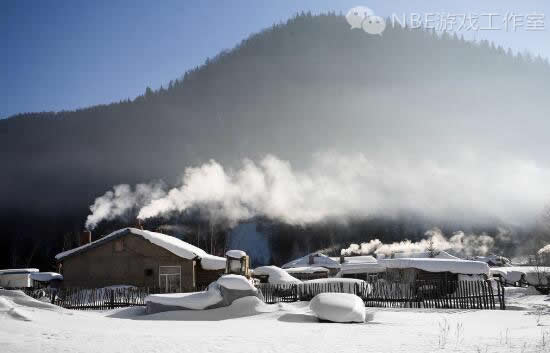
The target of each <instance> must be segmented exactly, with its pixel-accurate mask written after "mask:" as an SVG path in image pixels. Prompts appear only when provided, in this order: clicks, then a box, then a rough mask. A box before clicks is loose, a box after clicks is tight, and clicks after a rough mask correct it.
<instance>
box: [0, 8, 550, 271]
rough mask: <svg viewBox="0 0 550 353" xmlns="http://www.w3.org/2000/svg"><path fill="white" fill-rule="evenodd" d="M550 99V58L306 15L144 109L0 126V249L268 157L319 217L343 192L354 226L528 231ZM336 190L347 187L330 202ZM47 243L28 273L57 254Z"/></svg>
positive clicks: (538, 189)
mask: <svg viewBox="0 0 550 353" xmlns="http://www.w3.org/2000/svg"><path fill="white" fill-rule="evenodd" d="M136 75H139V73H136ZM548 92H550V66H549V65H548V63H547V62H545V61H544V60H541V59H538V58H531V57H525V56H521V55H519V56H514V55H511V53H506V50H505V49H503V48H495V47H494V46H493V45H492V44H490V43H487V42H482V43H477V44H474V43H470V42H465V41H462V40H460V39H458V38H450V37H448V36H443V37H441V38H440V37H438V36H437V35H435V34H432V33H427V32H424V31H419V30H412V31H411V30H407V29H402V28H391V27H389V28H387V29H386V31H385V32H384V34H383V36H372V35H368V34H366V33H364V32H363V31H361V30H353V31H352V30H350V29H349V25H348V24H347V23H346V21H345V19H344V18H343V17H340V16H336V15H321V16H309V15H304V16H298V17H296V18H294V19H292V20H290V21H289V22H288V23H286V24H284V25H277V26H274V27H273V28H270V29H268V30H265V31H262V32H261V33H259V34H256V35H253V36H251V37H250V38H248V39H246V40H244V41H243V42H242V43H241V44H240V45H239V46H237V47H236V48H234V49H233V50H231V51H228V52H224V53H221V54H220V55H219V56H218V57H216V58H214V59H211V60H208V61H207V62H206V63H205V65H203V66H201V67H200V68H197V69H195V70H193V71H191V72H188V73H186V74H185V76H184V77H183V78H181V79H178V80H176V81H174V82H172V83H171V84H170V86H169V87H167V88H166V89H161V90H159V91H151V90H147V91H146V93H145V95H144V96H142V97H139V98H137V99H136V100H135V101H132V102H130V101H125V102H121V103H117V104H111V105H107V106H97V107H91V108H88V109H83V110H79V111H75V112H61V113H32V114H23V115H18V116H14V117H11V118H9V119H6V120H2V121H0V156H1V160H2V169H3V172H2V174H1V175H0V178H1V180H0V181H1V182H0V194H1V195H2V198H1V200H0V208H1V209H2V212H1V214H2V219H1V220H0V222H1V224H0V225H1V229H2V248H3V249H6V250H5V251H7V252H8V253H9V254H11V253H12V252H10V251H13V250H10V249H14V246H15V245H13V244H16V241H15V240H14V239H21V238H22V237H23V238H24V237H30V238H33V239H40V238H41V239H53V238H55V237H59V235H60V234H62V233H64V232H69V231H78V230H80V229H81V228H82V226H83V225H84V220H85V219H86V216H87V215H88V207H89V205H90V204H92V203H93V202H94V200H95V198H96V197H98V196H101V195H103V194H104V193H105V192H106V191H107V190H109V189H110V188H111V187H112V186H113V185H117V184H130V185H133V184H137V183H142V182H151V181H157V180H160V179H162V180H163V181H164V182H165V183H167V184H168V185H170V186H174V185H175V186H176V187H181V186H182V185H185V182H183V183H182V182H181V181H179V176H180V175H181V173H182V172H183V171H184V170H185V169H186V168H188V167H191V166H200V165H201V164H203V163H206V162H208V161H209V160H210V159H214V160H215V161H216V163H220V164H221V165H222V166H224V168H225V170H226V171H227V170H230V169H236V168H239V167H240V166H241V160H242V159H244V158H250V159H252V160H254V161H256V162H257V161H258V160H261V159H262V158H264V157H265V156H266V155H273V156H275V157H273V158H276V160H279V161H289V163H291V165H292V175H298V176H300V178H302V179H298V180H299V181H300V182H298V183H297V184H296V185H298V186H302V187H303V186H304V185H306V186H307V188H308V189H307V192H305V193H303V192H302V191H300V190H299V189H288V190H286V191H287V192H289V191H290V192H295V193H296V195H298V196H299V197H302V198H312V199H313V200H314V201H313V202H315V204H316V205H317V206H318V205H319V204H320V203H321V202H319V200H321V201H322V203H323V210H325V209H334V207H333V206H336V207H338V205H340V206H342V205H341V204H339V202H340V201H346V200H342V199H341V198H339V197H340V196H341V189H340V188H341V187H342V184H345V183H347V182H349V183H350V184H349V185H346V187H349V188H348V189H347V191H348V193H350V194H353V195H355V196H356V197H357V199H356V200H354V203H353V204H352V205H351V206H353V207H347V204H346V205H344V206H346V207H342V209H343V210H344V211H349V213H353V214H354V215H355V216H356V215H358V213H359V215H372V214H379V213H383V212H382V211H387V210H390V211H399V210H400V209H401V208H404V209H407V210H411V211H415V212H418V213H419V214H421V215H422V216H423V217H426V218H428V219H430V218H432V217H433V218H435V219H437V220H442V221H443V220H445V221H451V222H455V223H456V224H458V225H460V226H471V225H472V223H476V224H477V223H484V224H494V225H500V224H507V223H515V224H528V223H529V221H530V220H532V219H533V218H534V217H536V213H537V212H539V210H540V209H542V206H543V205H544V203H545V202H546V201H547V200H549V199H550V197H549V191H550V190H549V186H548V183H547V182H546V181H547V180H548V177H549V176H550V172H549V170H550V157H549V156H548V151H549V150H550V140H549V139H548V131H550V121H549V120H548V117H549V116H550V100H549V99H548V98H549V97H548ZM314 156H317V157H314ZM319 156H321V157H319ZM326 156H332V157H331V158H332V159H328V160H327V159H326ZM319 160H324V161H325V164H322V163H321V164H319V163H318V161H319ZM364 161H368V163H364ZM361 163H363V164H361ZM351 167H353V168H356V169H354V170H353V171H352V173H351V175H352V176H351V179H350V177H349V174H348V169H347V168H351ZM365 171H369V172H368V173H365ZM227 173H228V175H231V172H227ZM264 175H268V176H269V175H270V174H269V172H265V171H264ZM231 178H232V177H231V176H229V179H231ZM294 179H295V180H296V178H294ZM311 181H313V184H311V183H310V182H311ZM231 182H232V184H233V185H238V182H236V183H235V182H234V180H232V181H231ZM308 183H310V184H308ZM285 185H294V184H288V183H285ZM326 185H329V186H331V185H332V186H334V185H336V186H337V187H335V188H334V193H332V195H331V197H329V198H324V199H322V198H321V197H322V195H321V196H319V195H316V190H318V189H320V188H323V187H325V186H326ZM350 185H351V186H350ZM168 188H169V187H167V189H168ZM268 190H269V189H268ZM355 190H362V191H363V192H364V193H360V194H356V193H355ZM236 194H239V195H242V192H237V193H236ZM262 195H263V194H262ZM317 196H319V198H317ZM344 198H345V199H348V197H346V196H344ZM373 199H374V200H376V202H374V203H373V202H372V200H373ZM232 200H233V201H232V202H235V203H238V204H242V200H241V199H239V198H236V199H232ZM199 201H204V200H199ZM306 201H307V200H306ZM305 203H306V204H307V202H305ZM364 205H367V206H368V207H364ZM144 206H145V205H144ZM306 206H307V205H306ZM430 206H431V207H430ZM249 208H251V209H257V208H260V209H262V208H261V207H257V204H254V205H253V207H249ZM306 208H307V207H306ZM431 208H433V210H431ZM176 209H177V208H176ZM283 209H284V210H285V212H288V213H293V214H294V215H296V214H297V213H296V212H294V210H292V209H286V208H283ZM442 210H443V211H442ZM362 211H365V212H364V214H361V213H362ZM435 211H438V212H435ZM157 215H158V214H157ZM325 215H326V216H337V217H338V216H341V214H339V213H338V212H336V213H334V214H332V213H330V212H328V213H327V212H325V213H322V214H321V216H325ZM250 216H268V217H269V216H273V215H272V214H270V213H269V212H265V209H264V212H258V213H257V214H255V213H252V214H250ZM279 218H280V219H283V220H285V219H284V217H279ZM322 218H323V217H320V218H316V219H315V221H318V220H319V219H322ZM290 223H300V222H290ZM48 246H49V248H44V249H41V250H40V253H41V256H43V258H42V259H40V260H33V261H42V263H45V262H47V261H50V260H51V255H52V253H53V252H55V251H56V250H59V248H60V247H61V244H60V243H59V242H58V243H56V244H53V245H52V244H50V245H48ZM21 251H23V250H21ZM13 253H15V252H13ZM14 256H15V255H14ZM18 256H19V255H18ZM20 256H22V257H28V254H27V255H20ZM2 258H3V260H2V262H1V263H0V266H2V267H4V266H7V265H8V264H10V259H8V256H7V255H6V256H2ZM19 261H21V260H19Z"/></svg>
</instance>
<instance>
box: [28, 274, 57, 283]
mask: <svg viewBox="0 0 550 353" xmlns="http://www.w3.org/2000/svg"><path fill="white" fill-rule="evenodd" d="M31 279H32V280H33V281H38V282H49V281H51V280H54V279H58V280H63V276H62V275H61V274H59V273H57V272H33V273H31Z"/></svg>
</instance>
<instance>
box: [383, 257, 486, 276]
mask: <svg viewBox="0 0 550 353" xmlns="http://www.w3.org/2000/svg"><path fill="white" fill-rule="evenodd" d="M378 262H379V263H380V264H381V265H383V266H385V267H386V268H395V269H403V268H416V269H419V270H423V271H427V272H451V273H459V274H469V275H470V274H472V275H481V274H489V266H488V265H487V264H486V263H485V262H481V261H469V260H452V259H436V258H429V259H424V258H414V259H412V258H403V259H381V260H379V261H378Z"/></svg>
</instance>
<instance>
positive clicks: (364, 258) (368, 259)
mask: <svg viewBox="0 0 550 353" xmlns="http://www.w3.org/2000/svg"><path fill="white" fill-rule="evenodd" d="M376 262H377V261H376V259H375V258H374V256H371V255H361V256H346V257H344V263H345V264H346V263H347V264H358V263H361V264H363V263H376Z"/></svg>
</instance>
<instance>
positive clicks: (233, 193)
mask: <svg viewBox="0 0 550 353" xmlns="http://www.w3.org/2000/svg"><path fill="white" fill-rule="evenodd" d="M548 180H550V171H549V170H548V169H545V168H543V167H540V166H538V165H537V164H536V163H534V162H531V161H522V160H509V159H506V160H505V161H504V160H503V161H502V163H500V162H499V161H498V160H497V159H493V160H491V161H489V162H488V161H486V160H484V161H482V160H476V159H475V158H472V157H471V156H468V157H467V158H461V159H457V160H454V161H453V163H448V162H447V163H438V162H435V161H414V162H413V161H395V160H394V161H390V160H383V161H375V160H368V159H367V158H366V157H365V156H364V155H362V154H356V155H353V156H343V155H339V154H335V153H324V154H318V155H316V156H315V158H313V162H312V164H311V165H310V166H309V167H307V168H303V169H301V170H295V169H293V168H292V166H291V165H290V163H289V162H287V161H283V160H281V159H278V158H277V157H275V156H271V155H268V156H266V157H265V158H263V159H262V160H261V161H259V163H255V162H253V161H251V160H249V159H246V160H244V161H243V164H242V167H240V168H239V169H237V170H227V169H225V168H224V167H223V166H222V165H220V164H219V163H217V162H216V161H214V160H211V161H209V162H208V163H205V164H204V165H202V166H199V167H195V168H188V169H186V170H185V173H184V175H183V177H182V178H181V182H180V184H179V185H177V186H176V187H174V188H172V189H170V190H168V191H166V192H163V191H162V190H161V189H160V188H159V187H158V186H155V185H153V186H146V185H139V186H138V187H136V190H135V191H131V190H130V189H129V187H128V186H119V187H116V188H115V190H114V192H113V191H109V192H108V193H107V194H105V195H103V196H102V197H100V198H98V199H97V200H96V202H95V203H94V205H93V206H92V207H91V210H92V215H90V217H89V218H88V222H87V224H89V225H92V226H93V225H95V224H97V223H98V222H99V221H100V220H102V219H112V218H114V217H116V216H117V215H119V214H122V213H124V212H125V210H127V209H128V208H134V207H137V208H138V209H139V214H138V217H139V218H140V219H147V218H151V217H156V216H162V215H164V214H166V213H168V212H173V211H180V212H183V211H185V210H188V209H190V208H194V207H200V208H202V209H205V210H206V211H208V213H209V214H210V216H211V217H218V218H223V219H224V220H226V221H229V222H238V221H242V220H246V219H249V218H251V217H254V216H257V215H262V216H266V217H268V218H271V219H276V220H280V221H283V222H286V223H289V224H308V223H315V222H319V221H323V220H325V219H331V218H332V219H344V218H346V217H349V216H368V215H372V214H392V213H393V212H396V211H402V210H414V211H416V212H420V213H422V214H424V215H426V216H431V217H447V219H453V218H454V217H455V216H456V215H460V216H462V217H466V218H467V217H470V216H471V217H497V218H500V219H501V220H505V221H508V222H521V221H523V220H525V219H526V218H529V217H530V216H532V215H535V214H538V213H539V212H540V209H542V207H543V205H544V203H545V202H546V201H547V200H549V199H550V184H549V183H548V182H547V181H548Z"/></svg>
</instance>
